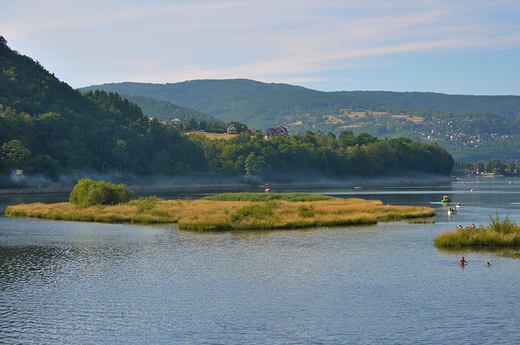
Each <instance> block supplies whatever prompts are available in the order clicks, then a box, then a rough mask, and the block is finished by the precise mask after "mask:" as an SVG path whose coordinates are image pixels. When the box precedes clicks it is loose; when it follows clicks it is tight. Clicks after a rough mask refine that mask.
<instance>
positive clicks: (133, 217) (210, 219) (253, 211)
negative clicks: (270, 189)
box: [6, 193, 435, 231]
mask: <svg viewBox="0 0 520 345" xmlns="http://www.w3.org/2000/svg"><path fill="white" fill-rule="evenodd" d="M235 194H244V193H235ZM246 194H252V193H246ZM257 194H260V195H273V194H276V193H265V194H263V193H257ZM296 194H303V193H296ZM308 195H310V194H308ZM305 198H307V196H303V197H302V196H301V195H298V196H295V197H294V198H291V197H288V199H289V200H291V201H287V200H284V199H283V198H275V199H268V200H256V197H254V196H249V195H248V196H243V197H241V196H240V195H237V196H236V197H235V199H237V200H233V201H214V200H213V199H210V200H208V199H200V200H182V201H180V200H162V199H159V198H157V199H155V198H153V199H150V200H148V201H147V200H146V199H142V200H137V201H135V202H134V201H133V202H130V203H127V204H120V205H114V206H109V205H107V206H99V207H88V208H84V209H77V208H75V207H74V206H73V205H71V204H69V203H60V204H41V203H38V204H30V205H17V206H9V207H8V208H7V210H6V214H7V215H9V216H16V217H36V218H45V219H57V220H74V221H96V222H134V223H174V222H177V223H178V224H179V228H181V229H186V230H210V231H219V230H238V229H244V230H245V229H283V228H288V229H291V228H304V227H313V226H337V225H363V224H375V223H377V222H378V221H385V222H386V221H396V220H406V219H415V218H425V217H433V216H435V211H434V210H433V209H431V208H428V207H413V206H389V205H383V203H382V202H381V201H377V200H362V199H340V198H333V197H325V198H320V197H319V196H316V195H312V197H311V200H308V201H301V200H302V199H305ZM241 199H248V201H241ZM252 200H254V201H252ZM294 200H298V201H294Z"/></svg>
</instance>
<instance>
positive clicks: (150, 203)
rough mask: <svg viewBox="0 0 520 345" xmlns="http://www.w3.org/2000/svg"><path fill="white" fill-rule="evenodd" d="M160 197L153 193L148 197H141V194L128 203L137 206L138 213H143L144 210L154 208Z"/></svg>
mask: <svg viewBox="0 0 520 345" xmlns="http://www.w3.org/2000/svg"><path fill="white" fill-rule="evenodd" d="M160 200H161V199H159V198H158V197H157V196H155V195H151V196H149V197H146V198H143V197H142V196H140V197H139V199H137V200H134V201H132V202H131V203H130V205H135V206H137V211H138V212H139V213H143V212H144V211H151V210H153V209H154V208H155V204H157V203H158V202H159V201H160Z"/></svg>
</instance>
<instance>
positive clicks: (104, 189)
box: [69, 178, 134, 208]
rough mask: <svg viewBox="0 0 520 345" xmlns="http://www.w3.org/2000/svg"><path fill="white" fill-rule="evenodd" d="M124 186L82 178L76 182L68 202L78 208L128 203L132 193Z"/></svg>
mask: <svg viewBox="0 0 520 345" xmlns="http://www.w3.org/2000/svg"><path fill="white" fill-rule="evenodd" d="M125 187H126V186H125V185H124V184H119V185H116V184H115V183H112V182H105V181H93V180H91V179H88V178H84V179H81V180H79V181H78V183H77V184H76V185H75V186H74V189H73V190H72V192H71V193H70V196H69V201H70V203H71V204H74V205H77V206H78V207H82V208H84V207H89V206H94V205H117V204H121V203H126V202H129V201H130V200H131V199H132V196H133V195H134V192H133V191H131V190H128V189H126V188H125Z"/></svg>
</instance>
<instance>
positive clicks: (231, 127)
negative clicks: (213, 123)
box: [226, 122, 238, 134]
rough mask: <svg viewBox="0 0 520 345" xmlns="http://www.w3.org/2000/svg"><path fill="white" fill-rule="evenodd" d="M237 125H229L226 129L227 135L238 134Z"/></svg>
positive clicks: (232, 123)
mask: <svg viewBox="0 0 520 345" xmlns="http://www.w3.org/2000/svg"><path fill="white" fill-rule="evenodd" d="M237 129H238V128H237V124H236V123H234V122H231V123H230V124H229V125H227V127H226V133H228V134H235V133H236V132H237Z"/></svg>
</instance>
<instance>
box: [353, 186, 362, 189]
mask: <svg viewBox="0 0 520 345" xmlns="http://www.w3.org/2000/svg"><path fill="white" fill-rule="evenodd" d="M361 188H363V187H361V186H358V187H354V189H361Z"/></svg>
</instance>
